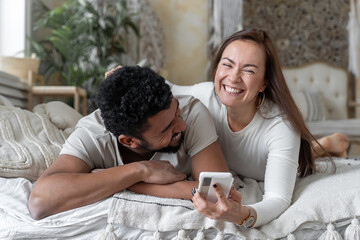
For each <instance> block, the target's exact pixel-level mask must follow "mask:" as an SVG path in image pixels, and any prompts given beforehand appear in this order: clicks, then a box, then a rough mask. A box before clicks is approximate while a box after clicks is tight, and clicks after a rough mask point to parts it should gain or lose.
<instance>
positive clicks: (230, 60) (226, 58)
mask: <svg viewBox="0 0 360 240" xmlns="http://www.w3.org/2000/svg"><path fill="white" fill-rule="evenodd" d="M224 59H225V60H228V61H229V62H231V63H232V64H234V63H235V62H234V61H233V60H232V59H230V58H228V57H223V58H222V59H221V60H224Z"/></svg>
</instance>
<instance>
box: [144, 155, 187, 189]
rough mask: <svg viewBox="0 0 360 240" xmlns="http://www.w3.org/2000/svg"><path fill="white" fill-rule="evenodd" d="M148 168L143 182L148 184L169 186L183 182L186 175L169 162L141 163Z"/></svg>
mask: <svg viewBox="0 0 360 240" xmlns="http://www.w3.org/2000/svg"><path fill="white" fill-rule="evenodd" d="M140 163H141V164H143V166H145V167H146V174H145V176H147V177H145V178H144V179H143V181H144V182H146V183H155V184H168V183H173V182H178V181H182V180H184V179H185V178H186V175H185V174H184V173H182V172H179V171H177V170H176V169H175V168H174V166H173V165H171V163H170V162H168V161H162V160H153V161H142V162H140Z"/></svg>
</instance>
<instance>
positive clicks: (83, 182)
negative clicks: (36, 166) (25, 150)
mask: <svg viewBox="0 0 360 240" xmlns="http://www.w3.org/2000/svg"><path fill="white" fill-rule="evenodd" d="M89 171H90V168H89V166H88V165H87V164H86V163H85V162H84V161H83V160H81V159H79V158H77V157H74V156H71V155H60V156H59V158H58V159H57V160H56V161H55V162H54V163H53V164H52V165H51V166H50V167H49V168H48V169H47V170H46V171H45V172H44V173H43V174H42V175H41V176H40V178H39V179H38V180H37V181H36V183H35V185H34V188H33V190H32V192H31V195H30V198H29V203H28V205H29V210H30V213H31V215H32V216H33V218H34V219H41V218H44V217H46V216H49V215H52V214H55V213H59V212H63V211H66V210H69V209H73V208H77V207H81V206H84V205H88V204H91V203H94V202H97V201H99V200H102V199H104V198H106V197H109V196H111V195H112V194H114V193H116V192H119V191H121V190H123V189H126V188H128V187H129V186H131V185H133V184H135V183H137V182H140V181H145V182H150V183H156V184H167V183H172V182H176V181H180V180H183V179H184V178H185V175H184V174H182V173H180V172H177V171H176V170H175V169H174V168H173V167H172V165H171V164H170V163H168V162H166V161H151V162H149V161H141V162H134V163H130V164H125V165H123V166H118V167H113V168H108V169H105V170H103V171H101V172H98V173H95V174H92V173H89Z"/></svg>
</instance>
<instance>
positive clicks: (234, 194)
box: [229, 188, 242, 202]
mask: <svg viewBox="0 0 360 240" xmlns="http://www.w3.org/2000/svg"><path fill="white" fill-rule="evenodd" d="M229 197H230V198H231V199H232V200H234V201H236V202H241V200H242V195H241V193H240V192H239V191H237V190H235V188H231V189H230V193H229Z"/></svg>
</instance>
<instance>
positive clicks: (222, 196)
mask: <svg viewBox="0 0 360 240" xmlns="http://www.w3.org/2000/svg"><path fill="white" fill-rule="evenodd" d="M212 187H213V189H214V191H215V193H216V196H217V199H218V201H224V200H226V196H225V193H224V191H223V190H222V188H221V186H220V184H217V183H214V184H213V186H212Z"/></svg>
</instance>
